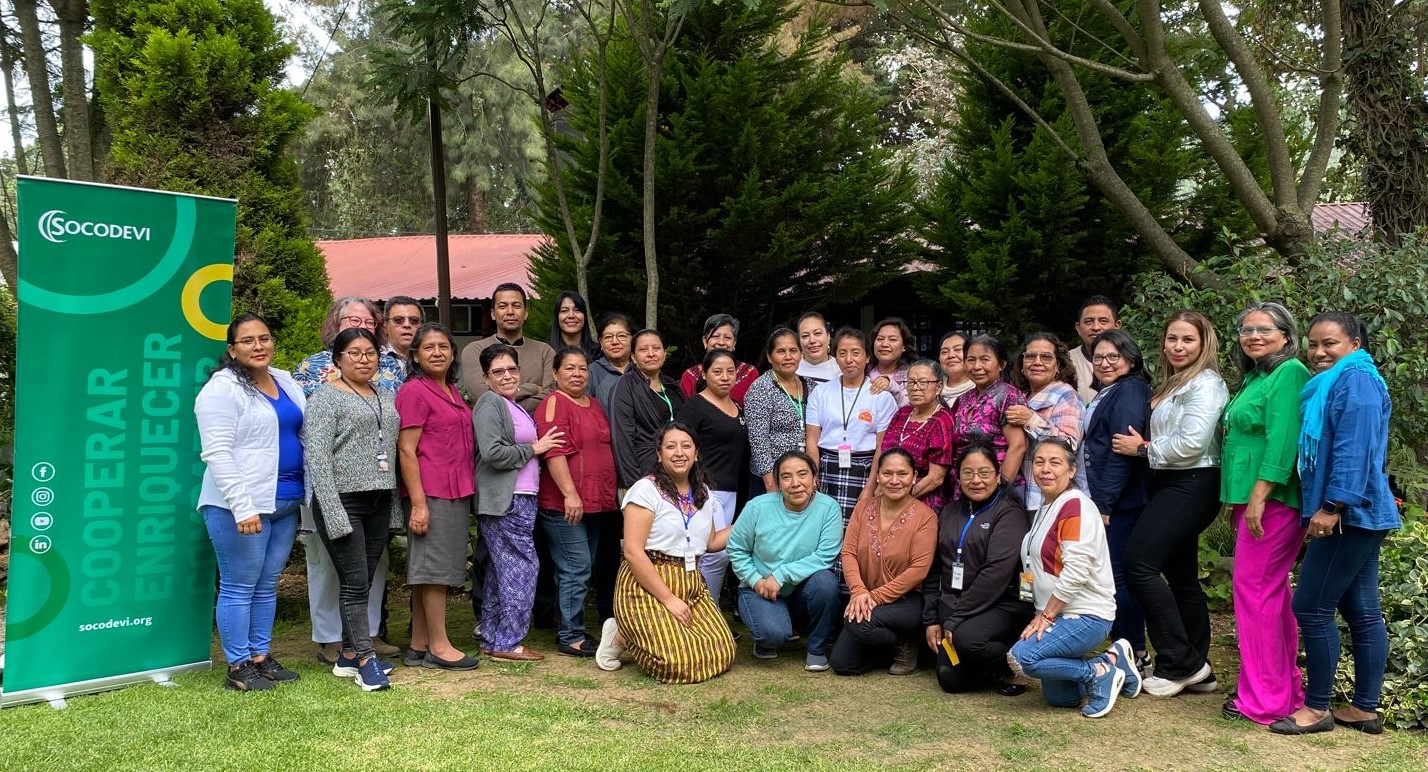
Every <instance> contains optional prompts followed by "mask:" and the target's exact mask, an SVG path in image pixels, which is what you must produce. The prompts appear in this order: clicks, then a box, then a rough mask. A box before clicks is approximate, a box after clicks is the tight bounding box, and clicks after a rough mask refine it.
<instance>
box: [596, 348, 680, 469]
mask: <svg viewBox="0 0 1428 772" xmlns="http://www.w3.org/2000/svg"><path fill="white" fill-rule="evenodd" d="M630 345H631V346H632V347H633V349H634V365H635V366H634V367H632V368H630V369H629V370H627V371H625V374H624V375H622V376H620V380H619V382H618V383H616V384H615V391H614V393H613V394H612V395H611V396H610V402H611V404H610V440H611V443H612V444H613V445H614V448H615V468H616V471H617V472H619V477H620V488H622V489H625V488H629V487H630V486H631V485H634V484H635V483H636V482H637V481H639V480H642V479H644V477H645V475H647V474H649V472H650V470H651V469H653V468H654V463H655V437H656V436H657V435H658V434H659V432H660V429H662V428H664V426H665V424H668V423H671V422H673V421H674V415H675V413H676V412H678V410H679V406H680V405H683V404H684V395H683V394H682V393H680V391H679V384H677V383H675V382H674V379H673V378H670V377H669V376H667V375H665V374H664V373H663V372H662V368H663V367H664V360H665V349H664V336H663V335H660V334H659V331H658V330H648V329H647V330H640V331H639V332H637V333H635V335H634V338H633V339H632V341H631V344H630Z"/></svg>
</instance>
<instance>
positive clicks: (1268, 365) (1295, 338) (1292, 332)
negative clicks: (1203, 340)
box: [1235, 301, 1299, 375]
mask: <svg viewBox="0 0 1428 772" xmlns="http://www.w3.org/2000/svg"><path fill="white" fill-rule="evenodd" d="M1256 311H1258V312H1259V313H1262V314H1265V315H1266V316H1268V317H1269V318H1270V321H1272V322H1274V326H1275V327H1276V328H1278V330H1279V331H1280V332H1282V333H1284V348H1282V349H1280V350H1278V351H1276V352H1274V353H1273V354H1269V355H1267V356H1265V358H1263V359H1261V360H1259V361H1258V362H1256V361H1255V360H1253V359H1251V358H1250V356H1249V355H1248V354H1246V353H1245V350H1244V347H1243V346H1242V345H1241V344H1240V337H1239V335H1238V331H1239V328H1240V327H1242V326H1243V325H1244V323H1245V317H1247V316H1249V315H1250V314H1252V313H1255V312H1256ZM1235 331H1236V335H1235V361H1236V362H1237V363H1238V364H1239V366H1240V372H1242V373H1244V374H1245V375H1249V374H1250V373H1253V372H1261V373H1268V372H1272V371H1273V370H1274V368H1276V367H1279V366H1280V365H1282V364H1284V363H1285V362H1287V361H1289V360H1291V359H1294V358H1296V357H1298V356H1299V323H1298V322H1296V321H1294V314H1291V313H1289V309H1288V308H1285V307H1284V304H1283V303H1275V302H1274V301H1267V302H1264V303H1255V304H1254V305H1252V306H1249V307H1248V308H1246V309H1245V310H1243V311H1241V312H1240V315H1239V316H1237V317H1235Z"/></svg>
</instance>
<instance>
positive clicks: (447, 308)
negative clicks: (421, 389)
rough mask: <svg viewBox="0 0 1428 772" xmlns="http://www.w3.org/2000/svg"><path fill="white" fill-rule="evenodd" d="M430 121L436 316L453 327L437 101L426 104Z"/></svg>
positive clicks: (443, 158) (443, 149)
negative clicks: (434, 233)
mask: <svg viewBox="0 0 1428 772" xmlns="http://www.w3.org/2000/svg"><path fill="white" fill-rule="evenodd" d="M426 121H427V124H428V125H429V127H430V129H431V197H432V201H433V206H432V208H433V209H434V210H435V211H434V212H433V215H434V217H433V218H432V219H433V220H434V221H435V225H436V228H435V230H436V313H437V318H438V319H440V321H441V323H442V324H444V325H446V326H447V328H448V329H449V328H450V327H451V253H450V252H449V251H448V249H447V241H446V145H445V143H444V142H442V140H441V107H440V106H439V105H437V103H436V100H434V99H428V100H427V102H426Z"/></svg>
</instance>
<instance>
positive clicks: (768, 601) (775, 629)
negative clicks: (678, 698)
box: [729, 451, 843, 673]
mask: <svg viewBox="0 0 1428 772" xmlns="http://www.w3.org/2000/svg"><path fill="white" fill-rule="evenodd" d="M774 468H775V469H776V470H777V474H778V479H779V492H778V493H765V494H763V495H762V496H757V497H755V498H754V500H753V501H751V502H749V505H748V506H747V507H745V508H744V511H743V513H741V514H740V515H739V521H738V523H736V524H735V525H734V529H733V531H732V532H731V533H730V534H729V557H730V560H731V562H732V563H733V566H734V574H735V575H736V576H738V577H739V583H740V587H739V617H740V618H741V619H743V620H744V624H746V625H748V626H749V633H750V634H752V635H753V638H754V656H755V657H758V658H759V659H774V658H776V657H778V651H779V649H780V648H782V647H783V646H784V645H786V644H788V643H789V642H790V641H791V640H793V638H794V635H793V629H794V626H795V625H797V626H798V628H799V629H801V630H803V631H805V632H807V633H808V653H807V655H806V656H805V658H804V661H803V669H804V670H807V671H809V672H812V673H818V672H822V671H825V670H827V669H828V646H829V642H830V640H831V639H832V637H833V626H834V623H835V622H836V621H837V618H838V609H839V598H838V580H837V579H836V578H835V577H834V576H833V571H832V568H833V565H834V562H835V561H837V559H838V548H839V546H840V545H841V544H842V542H843V517H842V514H841V513H840V512H839V511H838V505H837V503H836V502H834V501H833V500H832V499H831V498H829V497H828V496H825V495H823V494H821V493H818V492H817V486H818V475H817V474H816V472H815V467H814V464H813V459H811V458H809V457H808V456H807V455H806V454H804V453H800V452H798V451H792V452H789V453H785V454H783V455H782V456H780V457H779V459H778V461H777V462H775V465H774Z"/></svg>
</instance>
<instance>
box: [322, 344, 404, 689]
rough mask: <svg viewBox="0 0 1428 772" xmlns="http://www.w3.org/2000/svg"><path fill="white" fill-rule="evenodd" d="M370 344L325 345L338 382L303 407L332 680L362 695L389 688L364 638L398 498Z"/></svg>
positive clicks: (390, 435) (392, 417)
mask: <svg viewBox="0 0 1428 772" xmlns="http://www.w3.org/2000/svg"><path fill="white" fill-rule="evenodd" d="M377 359H378V348H377V336H376V335H375V334H374V333H373V332H372V331H371V330H368V329H366V328H365V327H357V328H351V329H346V330H343V331H342V332H340V333H338V334H337V338H336V340H334V341H333V343H332V360H333V362H335V363H336V365H337V368H338V377H337V380H336V381H334V382H332V383H327V384H324V385H323V386H322V387H320V388H319V389H318V390H317V391H315V392H313V395H312V398H311V399H309V400H308V406H307V414H306V416H305V418H304V424H303V445H304V449H305V451H306V465H307V477H308V481H309V484H310V485H311V486H312V495H313V498H314V499H315V502H314V504H313V520H314V521H316V525H317V535H318V538H319V539H320V540H321V541H322V545H323V546H324V547H325V548H326V549H327V553H328V555H329V556H330V557H331V559H332V564H333V566H335V567H336V569H337V575H338V585H339V591H338V597H339V598H340V600H341V611H342V640H343V646H342V652H341V654H339V656H338V658H337V662H336V663H335V664H334V665H333V666H332V674H333V675H336V676H342V677H347V678H352V679H354V680H355V681H356V682H357V685H358V686H360V687H361V688H362V690H363V691H380V690H383V689H386V688H388V687H389V686H390V685H391V684H390V683H388V681H387V673H388V672H390V671H391V668H392V666H391V664H390V663H387V662H384V661H382V660H379V659H377V652H376V651H375V649H373V647H372V640H371V637H370V635H369V634H368V630H369V627H370V626H369V619H368V609H367V602H368V599H369V597H370V596H371V595H379V594H380V593H374V592H372V588H373V587H374V586H380V585H378V584H377V583H378V582H381V583H382V585H385V583H386V575H385V574H383V573H380V568H381V567H380V565H379V563H380V561H381V559H382V553H383V551H385V550H386V548H387V540H388V538H389V537H390V532H391V531H392V530H394V529H397V528H400V527H401V526H402V508H401V503H400V501H399V500H398V498H397V492H396V488H397V471H396V470H397V435H398V433H399V432H400V425H401V419H400V418H399V417H398V416H397V407H396V403H395V400H394V399H393V397H392V394H391V393H390V392H388V391H386V390H384V389H379V388H377V387H376V386H374V385H373V383H372V380H373V376H374V374H375V372H376V370H377Z"/></svg>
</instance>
